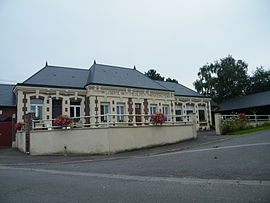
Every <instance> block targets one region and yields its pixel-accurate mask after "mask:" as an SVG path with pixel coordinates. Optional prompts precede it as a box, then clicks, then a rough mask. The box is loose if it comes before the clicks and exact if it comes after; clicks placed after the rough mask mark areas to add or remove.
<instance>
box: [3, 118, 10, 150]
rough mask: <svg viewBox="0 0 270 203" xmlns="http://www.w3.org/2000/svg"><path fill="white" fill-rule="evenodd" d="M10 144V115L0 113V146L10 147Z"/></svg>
mask: <svg viewBox="0 0 270 203" xmlns="http://www.w3.org/2000/svg"><path fill="white" fill-rule="evenodd" d="M11 144H12V117H11V116H3V115H0V146H1V147H3V146H5V147H10V146H11Z"/></svg>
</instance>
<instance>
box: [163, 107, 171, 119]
mask: <svg viewBox="0 0 270 203" xmlns="http://www.w3.org/2000/svg"><path fill="white" fill-rule="evenodd" d="M162 113H163V114H164V115H165V116H166V117H167V116H168V114H169V105H163V106H162Z"/></svg>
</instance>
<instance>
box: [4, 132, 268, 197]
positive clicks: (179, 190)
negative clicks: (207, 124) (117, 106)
mask: <svg viewBox="0 0 270 203" xmlns="http://www.w3.org/2000/svg"><path fill="white" fill-rule="evenodd" d="M0 185H1V188H0V202H270V131H264V132H259V133H256V134H250V135H244V136H234V137H232V139H230V140H227V141H223V142H219V143H215V144H209V145H206V146H200V147H195V148H192V149H188V150H182V151H175V152H171V153H162V154H157V155H150V156H137V157H136V156H135V157H127V158H121V159H114V160H106V161H93V160H87V159H79V160H78V161H76V162H74V158H73V159H72V160H71V161H70V162H68V161H65V163H61V162H59V163H47V164H46V163H44V164H42V165H39V164H37V165H35V164H29V165H28V164H25V165H18V166H15V165H13V166H0Z"/></svg>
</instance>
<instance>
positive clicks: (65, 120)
mask: <svg viewBox="0 0 270 203" xmlns="http://www.w3.org/2000/svg"><path fill="white" fill-rule="evenodd" d="M71 123H73V119H72V118H70V117H69V116H67V115H60V116H58V117H57V118H56V119H55V120H54V121H53V124H54V125H56V126H60V127H67V126H69V125H70V124H71Z"/></svg>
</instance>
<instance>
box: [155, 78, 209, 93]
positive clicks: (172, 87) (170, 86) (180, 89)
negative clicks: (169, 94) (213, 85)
mask: <svg viewBox="0 0 270 203" xmlns="http://www.w3.org/2000/svg"><path fill="white" fill-rule="evenodd" d="M156 82H157V83H159V84H160V85H162V86H164V87H165V88H167V89H169V90H171V91H175V95H176V96H188V97H205V96H204V95H201V94H199V93H198V92H195V91H194V90H192V89H189V88H187V87H185V86H184V85H181V84H178V83H174V82H165V81H158V80H157V81H156Z"/></svg>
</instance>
